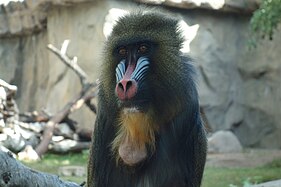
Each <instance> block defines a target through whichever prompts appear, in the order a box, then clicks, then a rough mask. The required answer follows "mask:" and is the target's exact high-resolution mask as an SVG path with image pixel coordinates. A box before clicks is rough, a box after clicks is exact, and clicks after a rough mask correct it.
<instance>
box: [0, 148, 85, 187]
mask: <svg viewBox="0 0 281 187" xmlns="http://www.w3.org/2000/svg"><path fill="white" fill-rule="evenodd" d="M0 163H1V170H0V186H1V187H10V186H44V187H81V186H83V185H78V184H76V183H74V182H68V181H63V180H61V179H60V178H59V177H58V176H56V175H52V174H48V173H43V172H39V171H35V170H33V169H30V168H28V167H26V166H24V165H23V164H22V163H20V162H19V161H17V160H16V159H15V158H14V157H13V155H12V154H11V153H9V152H8V153H6V152H3V151H1V150H0Z"/></svg>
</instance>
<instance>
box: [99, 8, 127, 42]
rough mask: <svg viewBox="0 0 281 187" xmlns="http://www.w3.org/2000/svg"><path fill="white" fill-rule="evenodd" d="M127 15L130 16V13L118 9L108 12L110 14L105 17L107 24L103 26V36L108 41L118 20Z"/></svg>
mask: <svg viewBox="0 0 281 187" xmlns="http://www.w3.org/2000/svg"><path fill="white" fill-rule="evenodd" d="M126 14H129V12H128V11H126V10H122V9H118V8H112V9H110V10H109V11H108V14H107V15H106V16H105V22H104V25H103V35H104V36H105V38H106V39H107V38H108V36H109V35H110V34H111V32H112V29H113V27H114V25H115V24H116V22H117V20H118V19H119V18H120V17H122V16H124V15H126Z"/></svg>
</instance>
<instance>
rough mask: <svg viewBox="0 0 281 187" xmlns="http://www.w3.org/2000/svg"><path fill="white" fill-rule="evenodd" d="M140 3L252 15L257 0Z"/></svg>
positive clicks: (156, 0) (162, 0)
mask: <svg viewBox="0 0 281 187" xmlns="http://www.w3.org/2000/svg"><path fill="white" fill-rule="evenodd" d="M137 1H138V2H141V3H147V4H156V5H164V6H171V7H177V8H181V9H209V10H216V11H222V12H233V13H248V14H249V13H252V12H253V11H254V10H256V9H257V7H258V5H259V2H258V1H257V0H248V1H245V0H227V1H225V0H177V1H175V0H137Z"/></svg>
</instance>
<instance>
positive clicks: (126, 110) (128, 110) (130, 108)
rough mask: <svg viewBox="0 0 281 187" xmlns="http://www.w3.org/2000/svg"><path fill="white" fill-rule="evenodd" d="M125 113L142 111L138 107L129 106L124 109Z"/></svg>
mask: <svg viewBox="0 0 281 187" xmlns="http://www.w3.org/2000/svg"><path fill="white" fill-rule="evenodd" d="M123 112H124V114H132V113H137V112H141V110H140V109H139V108H138V107H128V108H124V109H123Z"/></svg>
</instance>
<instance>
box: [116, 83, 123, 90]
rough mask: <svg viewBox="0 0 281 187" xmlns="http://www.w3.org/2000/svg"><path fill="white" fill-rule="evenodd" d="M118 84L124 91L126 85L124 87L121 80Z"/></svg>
mask: <svg viewBox="0 0 281 187" xmlns="http://www.w3.org/2000/svg"><path fill="white" fill-rule="evenodd" d="M117 86H118V88H120V89H121V90H122V91H124V87H123V84H122V83H121V82H119V83H118V85H117Z"/></svg>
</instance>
